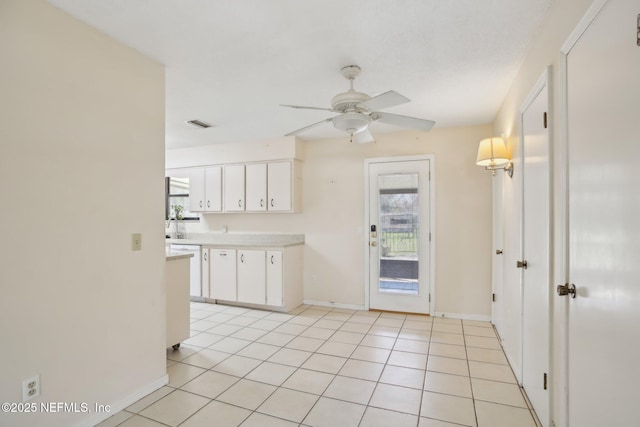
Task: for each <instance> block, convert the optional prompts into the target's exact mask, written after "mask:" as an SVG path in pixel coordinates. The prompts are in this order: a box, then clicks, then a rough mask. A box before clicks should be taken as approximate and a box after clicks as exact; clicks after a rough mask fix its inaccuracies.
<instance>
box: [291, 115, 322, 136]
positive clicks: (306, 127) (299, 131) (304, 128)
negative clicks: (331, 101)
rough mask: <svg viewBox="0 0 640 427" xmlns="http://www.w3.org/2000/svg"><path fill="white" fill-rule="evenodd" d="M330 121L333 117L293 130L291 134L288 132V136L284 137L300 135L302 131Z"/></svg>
mask: <svg viewBox="0 0 640 427" xmlns="http://www.w3.org/2000/svg"><path fill="white" fill-rule="evenodd" d="M331 120H333V117H329V118H328V119H324V120H323V121H321V122H318V123H314V124H312V125H309V126H305V127H303V128H300V129H298V130H294V131H293V132H289V133H288V134H286V135H285V136H291V135H297V134H299V133H302V132H304V131H307V130H309V129H311V128H314V127H316V126H320V125H321V124H324V123H327V122H330V121H331Z"/></svg>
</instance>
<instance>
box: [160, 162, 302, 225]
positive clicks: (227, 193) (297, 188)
mask: <svg viewBox="0 0 640 427" xmlns="http://www.w3.org/2000/svg"><path fill="white" fill-rule="evenodd" d="M167 173H168V174H171V175H169V176H176V177H181V178H189V211H190V212H205V213H206V212H300V211H301V210H302V167H301V163H300V161H298V160H278V161H273V162H262V163H247V164H227V165H213V166H201V167H192V168H181V169H171V170H167Z"/></svg>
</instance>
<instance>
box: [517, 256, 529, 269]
mask: <svg viewBox="0 0 640 427" xmlns="http://www.w3.org/2000/svg"><path fill="white" fill-rule="evenodd" d="M516 267H518V268H522V269H523V270H526V269H527V260H525V259H523V260H522V261H516Z"/></svg>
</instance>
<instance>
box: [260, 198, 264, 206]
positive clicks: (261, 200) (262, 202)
mask: <svg viewBox="0 0 640 427" xmlns="http://www.w3.org/2000/svg"><path fill="white" fill-rule="evenodd" d="M260 207H261V208H262V207H264V199H260Z"/></svg>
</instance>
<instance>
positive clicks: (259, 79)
mask: <svg viewBox="0 0 640 427" xmlns="http://www.w3.org/2000/svg"><path fill="white" fill-rule="evenodd" d="M50 2H51V3H52V4H54V5H56V6H58V7H60V8H62V9H63V10H65V11H67V12H68V13H70V14H72V15H74V16H76V17H77V18H79V19H80V20H82V21H85V22H87V23H88V24H90V25H91V26H94V27H96V28H98V29H100V30H102V31H104V32H106V33H107V34H109V35H111V36H112V37H114V38H116V39H118V40H120V41H122V42H123V43H125V44H127V45H129V46H131V47H133V48H135V49H137V50H139V51H140V52H142V53H144V54H146V55H148V56H150V57H151V58H154V59H156V60H157V61H159V62H161V63H163V64H165V65H166V132H167V137H166V146H167V148H169V149H171V148H180V147H189V146H197V145H206V144H214V143H229V142H248V141H256V140H264V139H275V138H279V137H282V136H283V135H284V134H285V133H288V132H290V131H293V130H295V129H298V128H301V127H303V126H305V125H308V124H311V123H314V122H318V121H320V120H323V119H324V118H327V117H331V116H333V115H334V113H331V112H328V111H315V110H294V109H289V108H284V107H280V106H279V104H298V105H310V106H317V107H327V108H329V107H330V101H331V98H332V97H333V96H334V95H336V94H337V93H339V92H344V91H346V90H347V89H348V81H347V80H345V79H344V78H343V77H342V75H341V74H340V69H341V68H342V67H344V66H346V65H351V64H357V65H359V66H360V67H361V68H362V70H363V71H362V74H361V76H360V77H359V78H358V79H357V80H356V81H355V88H356V90H358V91H361V92H365V93H368V94H369V95H371V96H373V95H376V94H379V93H382V92H385V91H387V90H390V89H393V90H395V91H397V92H399V93H401V94H403V95H405V96H407V97H409V98H410V99H411V103H409V104H405V105H401V106H397V107H393V108H390V109H388V110H385V111H387V112H390V113H394V114H403V115H408V116H415V117H420V118H424V119H430V120H435V121H436V127H448V126H464V125H473V124H483V123H489V122H491V121H493V119H494V116H495V114H496V113H497V111H498V108H499V106H500V103H501V102H502V100H503V98H504V95H505V93H506V91H507V90H508V88H509V85H510V84H511V82H512V80H513V78H514V77H515V74H516V72H517V71H518V68H519V67H520V65H521V63H522V61H523V59H524V57H525V55H526V52H527V49H528V47H529V46H530V44H531V42H532V40H533V38H534V36H535V35H536V32H537V30H538V29H539V27H540V24H541V22H542V20H543V18H544V15H545V13H546V11H547V9H548V7H549V4H550V2H551V0H393V1H392V0H180V1H178V0H50ZM192 119H199V120H202V121H205V122H208V123H211V124H213V125H215V127H214V128H210V129H206V130H201V129H197V128H194V127H193V126H191V125H188V124H186V123H185V122H186V121H187V120H192ZM393 130H399V128H395V127H392V126H388V125H386V126H385V125H381V124H378V123H375V124H374V125H372V132H373V133H374V135H375V134H376V133H381V132H389V131H393ZM338 135H341V133H339V132H338V131H336V130H335V129H333V127H332V126H331V124H326V125H324V126H322V127H320V128H315V129H313V130H312V131H309V132H307V133H304V134H301V135H300V137H301V138H303V139H313V138H323V137H335V136H338Z"/></svg>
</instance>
